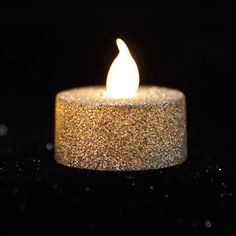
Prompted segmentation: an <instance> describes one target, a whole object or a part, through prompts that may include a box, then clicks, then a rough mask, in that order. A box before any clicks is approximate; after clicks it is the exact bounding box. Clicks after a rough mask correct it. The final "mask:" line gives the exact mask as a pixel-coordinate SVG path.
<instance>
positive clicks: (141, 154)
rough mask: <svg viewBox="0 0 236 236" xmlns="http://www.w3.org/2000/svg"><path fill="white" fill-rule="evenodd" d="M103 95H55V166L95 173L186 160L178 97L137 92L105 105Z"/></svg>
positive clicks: (164, 91) (92, 91)
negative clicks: (56, 163)
mask: <svg viewBox="0 0 236 236" xmlns="http://www.w3.org/2000/svg"><path fill="white" fill-rule="evenodd" d="M104 91H105V87H101V86H94V87H82V88H76V89H71V90H67V91H63V92H60V93H58V94H57V97H56V129H55V158H56V160H57V162H59V163H61V164H63V165H66V166H72V167H77V168H86V169H96V170H146V169H158V168H164V167H169V166H173V165H177V164H180V163H182V162H183V161H185V160H186V158H187V145H186V139H187V134H186V110H185V97H184V95H183V93H182V92H180V91H178V90H174V89H169V88H163V87H155V86H141V87H140V88H139V92H138V94H137V96H135V97H133V98H129V99H111V98H106V97H105V96H104Z"/></svg>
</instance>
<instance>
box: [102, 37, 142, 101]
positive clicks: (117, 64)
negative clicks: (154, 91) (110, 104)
mask: <svg viewBox="0 0 236 236" xmlns="http://www.w3.org/2000/svg"><path fill="white" fill-rule="evenodd" d="M116 44H117V47H118V49H119V54H118V56H117V57H116V58H115V60H114V61H113V63H112V64H111V66H110V69H109V71H108V75H107V82H106V97H109V98H130V97H133V96H135V95H136V93H137V91H138V87H139V71H138V67H137V65H136V63H135V61H134V59H133V57H132V56H131V54H130V51H129V49H128V47H127V45H126V44H125V42H124V41H122V40H121V39H117V40H116Z"/></svg>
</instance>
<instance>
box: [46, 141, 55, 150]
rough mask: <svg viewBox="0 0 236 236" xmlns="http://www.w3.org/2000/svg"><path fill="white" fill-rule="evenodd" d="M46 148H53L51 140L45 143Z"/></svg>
mask: <svg viewBox="0 0 236 236" xmlns="http://www.w3.org/2000/svg"><path fill="white" fill-rule="evenodd" d="M46 149H47V150H49V151H50V150H52V149H53V143H51V142H48V143H46Z"/></svg>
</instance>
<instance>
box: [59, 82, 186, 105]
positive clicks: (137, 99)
mask: <svg viewBox="0 0 236 236" xmlns="http://www.w3.org/2000/svg"><path fill="white" fill-rule="evenodd" d="M105 90H106V89H105V86H100V85H97V86H86V87H78V88H72V89H68V90H64V91H61V92H59V93H58V94H57V99H60V100H62V101H66V102H70V103H75V104H80V105H88V106H89V105H93V106H94V105H97V106H99V105H100V106H129V105H131V106H132V105H134V106H147V105H154V106H155V105H159V104H165V103H171V102H173V103H176V102H177V101H179V100H181V99H183V98H185V96H184V94H183V93H182V92H181V91H179V90H177V89H173V88H167V87H161V86H144V85H142V86H140V87H139V90H138V93H137V95H136V96H134V97H131V98H108V97H106V96H105Z"/></svg>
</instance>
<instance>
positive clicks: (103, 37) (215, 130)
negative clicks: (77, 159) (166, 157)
mask: <svg viewBox="0 0 236 236" xmlns="http://www.w3.org/2000/svg"><path fill="white" fill-rule="evenodd" d="M1 4H2V3H1ZM235 24H236V6H235V5H234V4H215V3H214V4H177V3H171V2H167V1H166V2H154V1H153V2H152V1H132V2H125V1H117V2H112V1H110V2H105V1H99V2H98V1H97V2H96V1H88V2H87V3H86V2H84V3H83V4H82V3H77V4H76V5H70V4H69V3H68V4H66V3H65V2H63V3H62V2H57V3H43V2H40V3H39V2H38V3H36V2H35V3H29V2H22V1H20V2H18V1H16V2H15V3H11V4H6V3H5V4H3V5H1V8H0V32H1V37H0V125H1V126H0V127H1V129H2V134H1V132H0V191H1V193H0V216H1V218H4V219H5V221H1V223H0V224H1V230H2V231H3V232H4V234H5V235H7V234H9V235H25V234H27V233H29V234H36V233H39V234H46V233H56V232H62V231H63V232H65V233H69V232H72V231H74V230H75V232H77V234H79V233H81V232H84V231H86V232H92V233H99V232H102V233H103V234H104V233H110V234H114V233H117V232H118V231H121V232H123V233H125V232H130V233H131V234H132V235H148V234H150V233H151V232H153V233H154V234H159V233H160V231H163V232H165V233H166V234H167V233H169V232H171V231H173V232H175V234H177V235H184V234H187V235H189V234H191V235H194V234H196V235H209V234H214V235H216V234H217V233H219V234H220V235H233V232H234V225H235V223H236V211H235V209H236V208H235V204H234V202H235V199H236V198H235V196H236V191H235V188H236V179H235V177H236V174H235V173H236V161H235V159H234V158H235V155H234V148H233V144H234V143H233V141H234V131H233V123H234V121H235V112H234V109H235V105H234V102H235V99H234V95H235V92H234V80H235V73H234V71H235V68H236V59H235V52H236V47H235V40H236V34H235V31H236V27H235ZM117 37H120V38H122V39H123V40H124V41H125V42H126V43H127V44H128V46H129V48H130V51H131V52H132V55H133V57H134V58H135V60H136V62H137V64H138V67H139V71H140V79H141V84H154V85H160V86H167V87H174V88H177V89H180V90H181V91H183V92H184V93H185V95H186V98H187V115H188V146H189V159H188V161H187V162H186V163H185V164H183V165H180V166H178V167H173V168H169V169H164V170H156V171H147V172H127V173H123V172H120V173H115V172H95V171H86V170H74V169H70V168H66V167H62V166H60V165H58V164H56V163H55V161H54V159H53V149H52V144H53V135H54V100H55V95H56V93H57V92H59V91H61V90H64V89H67V88H72V87H78V86H86V85H94V84H105V80H106V74H107V71H108V69H109V66H110V64H111V62H112V61H113V59H114V58H115V56H116V55H117V48H116V45H115V39H116V38H117ZM6 128H7V132H6ZM3 129H5V131H4V132H3ZM0 131H1V130H0ZM68 221H70V223H69V224H68ZM5 222H7V223H8V224H10V226H8V224H6V223H5ZM12 225H14V227H12Z"/></svg>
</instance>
